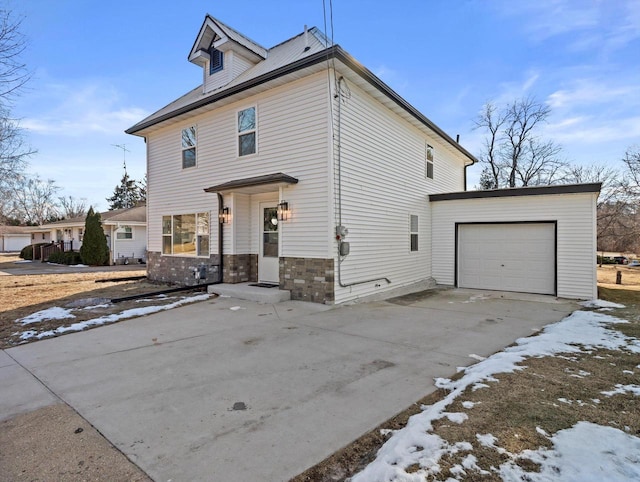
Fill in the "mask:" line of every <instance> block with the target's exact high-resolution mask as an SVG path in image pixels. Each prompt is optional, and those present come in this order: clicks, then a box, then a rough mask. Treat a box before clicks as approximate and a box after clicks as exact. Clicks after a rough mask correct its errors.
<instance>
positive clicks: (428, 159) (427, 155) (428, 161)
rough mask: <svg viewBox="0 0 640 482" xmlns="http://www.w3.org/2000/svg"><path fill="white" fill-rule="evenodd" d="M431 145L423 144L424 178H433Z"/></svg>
mask: <svg viewBox="0 0 640 482" xmlns="http://www.w3.org/2000/svg"><path fill="white" fill-rule="evenodd" d="M433 159H434V154H433V146H432V145H431V144H425V152H424V177H425V179H433Z"/></svg>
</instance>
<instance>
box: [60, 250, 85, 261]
mask: <svg viewBox="0 0 640 482" xmlns="http://www.w3.org/2000/svg"><path fill="white" fill-rule="evenodd" d="M81 263H82V257H81V256H80V253H79V252H78V251H66V252H65V253H64V264H81Z"/></svg>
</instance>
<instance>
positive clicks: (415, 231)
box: [409, 214, 420, 253]
mask: <svg viewBox="0 0 640 482" xmlns="http://www.w3.org/2000/svg"><path fill="white" fill-rule="evenodd" d="M414 221H415V223H414ZM419 230H420V218H419V216H418V215H417V214H409V251H410V252H411V253H416V252H418V251H420V233H419ZM414 236H415V240H416V242H415V249H414V244H413V239H414Z"/></svg>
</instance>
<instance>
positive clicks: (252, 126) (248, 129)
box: [238, 107, 256, 156]
mask: <svg viewBox="0 0 640 482" xmlns="http://www.w3.org/2000/svg"><path fill="white" fill-rule="evenodd" d="M255 153H256V108H255V107H249V108H247V109H243V110H241V111H239V112H238V156H248V155H249V154H255Z"/></svg>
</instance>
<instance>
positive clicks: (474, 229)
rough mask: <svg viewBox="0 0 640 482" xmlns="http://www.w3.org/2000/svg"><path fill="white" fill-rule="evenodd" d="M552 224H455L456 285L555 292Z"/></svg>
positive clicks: (553, 228)
mask: <svg viewBox="0 0 640 482" xmlns="http://www.w3.org/2000/svg"><path fill="white" fill-rule="evenodd" d="M555 265H556V263H555V224H553V223H513V224H500V223H496V224H464V225H459V226H458V286H460V287H463V288H479V289H491V290H501V291H522V292H527V293H541V294H555Z"/></svg>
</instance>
